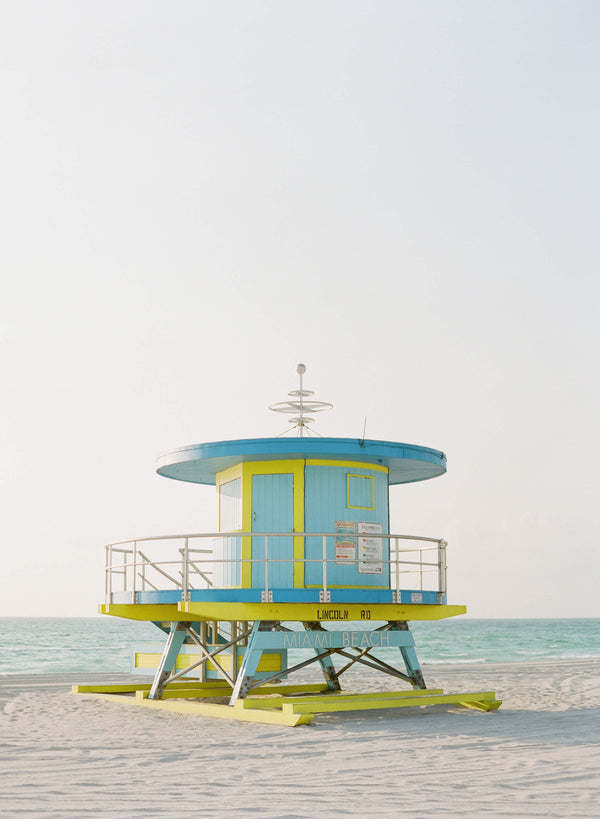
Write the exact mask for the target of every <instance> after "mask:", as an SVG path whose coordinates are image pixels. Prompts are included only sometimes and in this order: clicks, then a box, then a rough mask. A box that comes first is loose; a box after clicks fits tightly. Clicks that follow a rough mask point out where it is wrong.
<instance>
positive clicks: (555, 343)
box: [0, 0, 600, 617]
mask: <svg viewBox="0 0 600 819" xmlns="http://www.w3.org/2000/svg"><path fill="white" fill-rule="evenodd" d="M599 44H600V5H599V4H598V3H597V2H592V1H590V2H583V1H582V0H569V2H567V0H564V2H553V0H539V1H538V2H536V1H535V0H532V1H531V2H525V1H524V0H520V1H519V2H511V0H497V1H496V0H487V2H482V1H481V0H472V1H469V0H464V2H461V1H459V0H439V2H436V1H435V0H418V2H417V0H414V2H406V1H405V0H396V2H377V0H368V2H367V0H365V2H356V0H343V2H341V1H340V2H327V1H325V2H321V1H320V2H295V3H292V2H282V0H273V2H252V1H251V0H244V2H227V3H215V2H203V1H202V0H194V2H177V0H175V1H174V2H173V1H172V2H170V3H160V2H141V0H140V1H139V2H131V0H118V1H115V2H111V0H102V2H81V0H72V2H61V0H56V2H52V3H49V2H21V1H20V0H14V1H13V2H11V0H5V2H3V3H2V4H1V5H0V83H1V99H2V105H1V109H0V117H1V127H0V189H1V191H2V196H1V200H0V201H1V207H2V212H1V214H0V274H1V277H2V291H1V294H2V295H1V299H0V372H1V382H0V388H1V393H2V400H1V402H0V446H1V453H2V459H1V467H0V480H1V496H0V497H1V515H0V522H1V530H0V531H1V535H0V537H1V548H2V552H1V555H2V559H1V564H0V615H46V614H47V615H77V616H80V615H93V614H95V612H96V606H97V604H98V603H100V602H101V601H102V595H103V589H104V585H103V584H104V581H103V561H104V549H103V546H104V544H105V543H108V542H109V541H111V540H117V539H122V538H127V537H134V536H138V537H142V536H145V535H152V534H166V533H171V532H185V531H197V532H202V531H212V530H214V529H215V528H216V503H215V492H214V489H212V488H210V487H201V486H194V485H188V484H183V483H179V482H175V481H170V480H168V479H165V478H161V477H159V476H157V475H156V473H155V465H154V464H155V459H156V457H157V456H158V455H159V454H161V453H162V452H163V451H165V450H169V449H174V448H176V447H178V446H183V445H186V444H193V443H199V442H201V441H217V440H221V439H227V438H239V437H262V436H270V435H276V434H277V433H279V432H280V431H281V429H282V428H283V427H285V421H283V420H282V419H281V417H278V416H275V415H272V414H271V413H269V412H268V410H267V405H268V404H269V403H271V402H273V401H279V400H283V399H284V398H285V397H286V393H287V391H288V390H290V389H293V388H294V387H295V386H296V375H295V367H296V364H297V363H298V362H299V361H303V362H304V363H305V364H306V365H307V367H308V371H307V374H306V378H305V383H306V386H307V387H309V388H312V389H314V390H315V391H316V392H317V396H318V397H319V398H321V399H323V400H326V401H331V402H333V403H334V404H335V409H334V411H333V412H331V413H328V414H327V415H325V416H323V417H322V420H320V421H319V424H318V427H317V428H318V429H319V430H320V432H321V433H322V434H324V435H332V436H349V437H359V436H361V435H362V429H363V422H364V417H365V416H367V418H368V421H367V437H371V438H382V439H387V440H394V441H403V442H408V443H415V444H422V445H425V446H432V447H435V448H437V449H441V450H443V451H444V452H445V453H446V454H447V457H448V473H447V475H445V476H444V477H441V478H438V479H436V480H433V481H428V482H424V483H420V484H415V485H411V486H405V487H394V488H392V490H391V498H392V529H393V530H394V531H396V532H406V533H415V534H421V535H428V536H433V537H445V538H446V539H447V540H448V543H449V547H448V562H449V597H450V600H451V602H456V603H466V604H467V605H468V608H469V613H470V614H471V615H472V616H478V617H503V616H506V617H519V616H523V617H524V616H547V617H549V616H573V617H577V616H600V602H599V600H600V598H599V595H598V582H599V580H600V549H599V546H600V537H599V531H600V523H599V516H598V505H599V504H598V477H597V464H598V461H599V457H600V435H599V431H598V421H599V417H600V400H599V396H600V386H599V384H598V372H599V365H600V360H599V359H600V353H599V342H600V331H599V320H600V315H599V313H600V311H599V302H600V281H599V255H600V254H599V249H598V225H599V206H598V190H599V187H600V162H599V159H598V151H599V147H598V146H599V145H600V47H599Z"/></svg>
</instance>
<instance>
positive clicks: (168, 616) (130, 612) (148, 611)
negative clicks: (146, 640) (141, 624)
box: [98, 603, 189, 623]
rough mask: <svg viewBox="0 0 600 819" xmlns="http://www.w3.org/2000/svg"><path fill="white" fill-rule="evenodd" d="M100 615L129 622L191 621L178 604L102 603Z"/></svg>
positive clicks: (99, 608) (99, 609) (99, 610)
mask: <svg viewBox="0 0 600 819" xmlns="http://www.w3.org/2000/svg"><path fill="white" fill-rule="evenodd" d="M98 613H99V614H110V615H111V616H113V617H126V618H127V619H128V620H152V621H160V622H166V623H174V622H176V621H179V620H189V617H187V616H184V614H183V613H182V612H181V611H180V609H179V608H178V605H177V604H176V603H171V604H162V603H161V604H157V605H146V604H138V603H124V604H122V603H101V604H100V605H99V606H98Z"/></svg>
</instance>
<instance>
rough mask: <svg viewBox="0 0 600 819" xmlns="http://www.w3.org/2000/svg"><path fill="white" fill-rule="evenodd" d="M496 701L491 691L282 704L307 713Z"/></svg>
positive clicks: (298, 712)
mask: <svg viewBox="0 0 600 819" xmlns="http://www.w3.org/2000/svg"><path fill="white" fill-rule="evenodd" d="M486 700H490V701H492V702H495V701H496V695H495V694H494V692H493V691H484V692H477V693H474V694H432V695H431V696H414V697H392V698H389V699H384V698H382V699H362V700H353V701H351V702H344V701H343V700H336V699H335V698H333V697H331V698H330V699H329V700H328V701H326V702H325V701H323V700H322V701H321V702H313V703H311V702H298V703H295V702H293V703H292V702H286V703H284V704H283V705H282V710H283V711H284V713H292V714H308V713H329V712H331V711H372V710H375V709H378V708H382V709H383V708H409V707H414V706H417V707H420V708H422V707H423V706H427V705H465V704H466V703H473V702H485V701H486Z"/></svg>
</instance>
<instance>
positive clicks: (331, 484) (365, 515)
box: [304, 465, 390, 588]
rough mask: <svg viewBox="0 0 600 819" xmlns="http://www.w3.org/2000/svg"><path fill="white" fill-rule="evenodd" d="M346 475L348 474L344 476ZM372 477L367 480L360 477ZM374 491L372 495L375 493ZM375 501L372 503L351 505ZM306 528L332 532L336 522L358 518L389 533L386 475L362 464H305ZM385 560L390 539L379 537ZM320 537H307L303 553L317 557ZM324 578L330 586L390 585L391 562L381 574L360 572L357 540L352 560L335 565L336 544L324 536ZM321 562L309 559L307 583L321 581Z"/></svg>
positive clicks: (318, 557) (321, 542) (309, 556)
mask: <svg viewBox="0 0 600 819" xmlns="http://www.w3.org/2000/svg"><path fill="white" fill-rule="evenodd" d="M348 476H350V478H349V477H348ZM365 477H368V478H372V479H373V483H371V480H365V479H364V478H365ZM373 495H374V497H373ZM363 504H364V506H365V507H371V506H374V508H372V509H371V508H352V507H360V506H362V505H363ZM304 520H305V529H306V531H307V532H333V531H334V530H335V524H336V521H354V522H355V523H358V522H359V521H362V522H365V523H380V524H381V526H382V532H384V533H385V532H389V528H388V527H389V523H388V476H387V473H385V472H381V471H379V470H370V469H360V468H356V467H353V466H319V465H314V466H313V465H307V466H306V469H305V507H304ZM382 552H383V560H384V561H388V560H389V544H388V542H387V541H384V542H383V550H382ZM322 555H323V539H322V538H320V537H315V538H311V537H307V538H306V544H305V556H306V558H307V559H309V560H313V559H316V560H319V561H320V560H321V558H322ZM327 559H328V561H331V562H328V566H327V583H328V585H331V586H354V587H358V588H369V587H370V586H385V587H386V588H387V587H389V579H390V572H389V564H388V563H385V562H384V565H383V571H382V573H381V574H365V573H359V571H358V569H359V564H358V545H357V549H356V560H355V561H354V563H352V564H346V565H339V564H336V563H335V562H334V561H335V544H334V542H333V539H331V538H329V539H328V544H327ZM322 576H323V569H322V564H321V563H320V562H319V563H307V564H306V574H305V585H306V586H314V585H321V581H322Z"/></svg>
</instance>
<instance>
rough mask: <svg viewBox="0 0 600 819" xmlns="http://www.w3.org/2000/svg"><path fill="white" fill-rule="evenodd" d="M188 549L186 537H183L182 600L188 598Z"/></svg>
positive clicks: (187, 599) (185, 600)
mask: <svg viewBox="0 0 600 819" xmlns="http://www.w3.org/2000/svg"><path fill="white" fill-rule="evenodd" d="M189 557H190V555H189V550H188V539H187V537H186V538H185V541H184V544H183V567H182V568H183V572H182V576H183V589H182V591H183V600H184V602H187V601H189V599H190V560H189Z"/></svg>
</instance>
